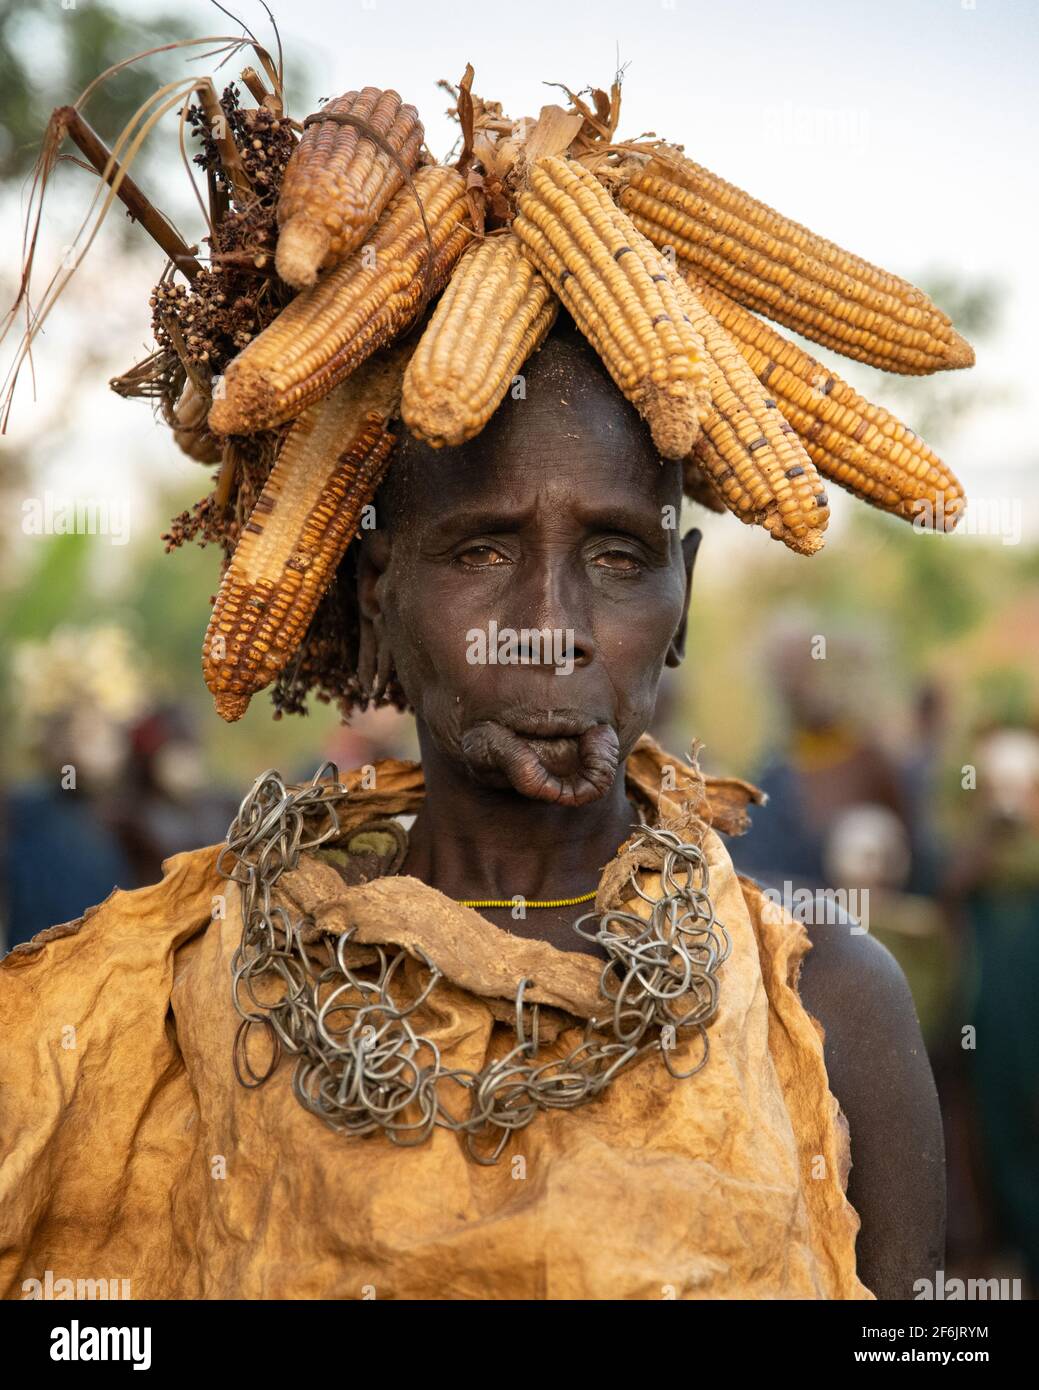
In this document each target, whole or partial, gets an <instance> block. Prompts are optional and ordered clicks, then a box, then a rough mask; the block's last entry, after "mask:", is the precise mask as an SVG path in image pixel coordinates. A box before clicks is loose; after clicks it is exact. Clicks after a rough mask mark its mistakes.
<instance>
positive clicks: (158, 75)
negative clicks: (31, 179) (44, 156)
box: [0, 0, 188, 182]
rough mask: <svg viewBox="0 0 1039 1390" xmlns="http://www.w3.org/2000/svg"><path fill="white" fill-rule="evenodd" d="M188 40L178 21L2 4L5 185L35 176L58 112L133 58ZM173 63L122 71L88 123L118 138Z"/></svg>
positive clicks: (0, 175)
mask: <svg viewBox="0 0 1039 1390" xmlns="http://www.w3.org/2000/svg"><path fill="white" fill-rule="evenodd" d="M185 37H188V31H187V30H186V29H185V28H184V25H183V23H182V22H181V20H180V18H179V16H178V15H176V14H175V13H173V12H172V11H171V12H170V13H169V14H162V13H159V14H152V15H150V16H149V17H148V18H147V19H140V18H137V17H135V16H133V15H131V14H128V13H125V12H124V11H122V10H119V9H116V8H114V7H113V6H111V5H106V4H103V3H102V4H95V3H93V0H90V3H86V0H84V3H82V4H72V5H70V7H69V8H68V9H66V8H64V6H63V5H62V4H61V3H60V0H53V3H51V4H48V5H39V4H36V5H27V4H26V3H25V2H24V0H0V132H2V134H0V179H2V180H3V181H4V182H8V181H10V180H13V179H20V178H23V177H24V176H25V175H26V174H28V173H29V172H30V170H31V169H32V167H33V164H34V163H35V160H36V155H37V153H38V151H39V148H40V140H41V138H42V136H43V132H44V129H45V127H46V125H47V120H48V118H49V117H50V113H51V111H52V110H53V109H54V107H55V106H65V105H68V104H69V103H71V102H73V101H75V100H76V98H77V97H78V96H79V94H80V93H81V92H82V91H83V89H84V88H85V87H87V86H88V85H89V84H90V83H91V82H92V81H93V80H94V78H95V77H97V76H98V75H99V74H100V73H102V72H104V71H105V69H106V68H108V67H110V66H111V65H112V64H113V63H117V62H119V61H120V60H121V59H123V58H129V57H130V56H131V55H132V54H134V53H141V52H144V51H145V50H146V49H149V48H155V47H158V46H159V45H161V44H166V43H172V42H174V41H175V40H177V39H181V38H185ZM169 62H170V55H169V54H166V53H160V54H157V55H156V56H155V57H154V58H150V59H146V60H143V61H142V62H140V63H135V64H134V65H133V66H131V67H129V68H125V69H124V70H123V71H122V72H121V73H120V74H119V75H118V77H117V78H115V79H114V80H112V81H110V82H106V83H104V84H103V85H102V86H101V87H100V89H99V90H98V91H97V92H96V93H95V94H94V96H93V97H92V98H91V101H90V104H89V106H88V108H87V117H88V119H89V120H90V122H91V124H92V125H93V126H95V127H96V128H97V129H99V130H102V131H105V132H113V131H116V132H117V131H119V130H121V129H122V127H123V125H124V124H125V123H126V122H127V121H128V120H129V119H130V117H131V116H132V115H133V113H134V112H135V111H136V110H137V108H138V107H139V106H140V105H141V104H142V103H143V102H144V101H146V100H147V99H148V97H149V96H151V94H152V93H153V92H154V91H155V90H156V88H157V87H159V86H161V85H162V83H163V82H165V81H167V80H168V71H169Z"/></svg>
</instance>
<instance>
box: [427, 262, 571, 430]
mask: <svg viewBox="0 0 1039 1390" xmlns="http://www.w3.org/2000/svg"><path fill="white" fill-rule="evenodd" d="M558 308H559V302H558V300H557V299H556V298H555V296H554V295H553V293H552V291H551V290H550V289H549V287H548V284H547V283H546V281H545V280H544V279H543V278H542V277H541V276H540V275H539V274H538V272H537V271H536V270H535V269H534V267H533V265H532V264H531V262H530V261H529V260H528V259H527V258H526V256H524V255H523V253H522V250H521V247H520V243H519V240H518V239H517V238H516V237H515V236H499V237H492V238H490V239H489V240H487V241H484V242H482V243H481V244H480V245H479V246H477V247H476V248H475V249H474V250H472V251H470V252H468V253H467V254H466V255H465V256H464V257H463V258H462V260H461V262H460V264H459V265H458V266H457V267H456V269H455V272H454V274H453V275H452V277H451V282H450V284H449V285H448V287H447V289H446V290H445V291H444V293H443V295H442V297H441V299H440V303H439V304H438V305H437V308H436V312H435V313H434V315H433V317H432V318H431V319H430V321H429V325H428V326H427V328H426V330H425V332H424V333H423V334H422V337H421V338H420V340H419V344H418V347H417V348H416V349H415V352H414V354H413V356H412V358H411V361H410V362H409V363H408V369H407V371H406V372H405V374H404V393H403V397H402V399H401V416H402V418H403V420H404V423H405V424H406V425H407V426H408V428H409V429H410V430H411V432H412V434H414V435H416V436H417V437H418V438H419V439H424V440H426V442H427V443H429V444H432V445H434V446H436V447H440V446H441V445H456V444H462V443H464V441H465V440H467V439H471V438H472V437H473V435H475V434H479V432H480V430H482V429H483V427H484V425H485V424H486V423H487V421H488V420H489V419H490V417H491V416H492V415H493V414H494V412H495V410H497V408H498V406H499V405H500V403H501V401H502V399H503V397H504V395H505V393H506V391H507V390H508V389H509V387H510V386H511V385H512V382H513V379H514V378H515V375H516V373H517V372H518V371H519V369H520V367H521V366H522V365H523V363H524V362H525V361H526V360H527V358H528V357H529V356H530V354H531V353H532V352H534V350H535V349H536V348H539V347H540V346H541V344H542V343H543V342H544V340H545V335H546V334H547V333H548V330H549V329H550V328H551V326H552V323H553V321H554V319H555V316H556V311H557V310H558Z"/></svg>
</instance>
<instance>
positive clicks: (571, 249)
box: [513, 156, 708, 458]
mask: <svg viewBox="0 0 1039 1390" xmlns="http://www.w3.org/2000/svg"><path fill="white" fill-rule="evenodd" d="M513 230H514V231H515V232H516V234H517V236H518V237H519V239H520V241H521V242H522V243H523V247H524V251H525V253H526V254H527V255H528V256H529V257H530V259H531V260H532V261H533V263H534V265H535V266H536V267H537V269H538V270H539V271H540V272H541V274H542V275H544V277H545V279H546V280H547V281H548V283H549V284H550V285H551V286H552V288H553V290H554V291H555V292H556V294H557V295H558V296H559V298H560V299H561V300H562V302H563V303H564V304H565V305H566V307H567V308H568V309H569V310H570V312H571V313H572V314H573V316H574V319H575V320H576V322H577V326H578V328H580V330H581V332H582V333H583V334H584V335H585V337H586V338H587V339H588V340H589V342H590V343H591V344H592V346H593V347H594V348H595V350H596V351H597V352H598V354H599V356H600V357H601V358H602V360H603V363H604V364H605V366H606V368H607V370H608V371H609V373H610V375H611V376H612V377H613V379H614V381H615V382H616V383H617V385H618V386H619V387H620V389H621V391H622V392H623V393H624V395H625V396H626V397H627V398H628V400H629V401H631V403H632V405H634V406H635V408H636V410H638V412H639V414H640V415H642V416H643V417H644V418H645V420H646V421H647V423H648V424H649V427H650V430H651V431H652V434H653V440H654V443H655V444H656V446H657V448H658V449H659V450H660V452H661V453H662V454H663V455H664V456H665V457H666V458H684V457H685V455H686V454H688V453H689V450H690V449H691V448H692V445H693V442H694V441H695V439H696V436H697V434H698V433H699V430H700V422H701V420H702V418H703V416H704V414H705V412H706V410H707V407H708V397H707V368H706V365H705V363H704V348H703V342H702V341H701V339H700V338H699V336H698V335H697V333H696V332H695V331H694V329H693V328H692V326H691V325H690V324H689V323H688V322H686V321H685V319H684V318H683V315H682V311H681V309H680V307H679V305H678V301H677V298H676V295H675V288H674V283H673V281H672V278H671V277H670V276H668V275H667V274H664V273H662V271H661V266H660V257H659V256H658V255H656V254H655V253H654V251H653V249H652V247H651V246H649V245H648V243H647V242H646V241H645V239H644V238H642V237H640V235H639V234H638V233H637V232H636V231H635V229H634V228H633V227H632V226H631V224H630V222H629V221H628V219H627V218H626V217H625V216H624V214H623V213H622V212H620V210H619V209H618V208H617V207H616V205H615V204H614V202H613V200H612V199H611V198H610V196H609V194H608V193H607V192H606V190H605V189H604V188H603V187H602V185H601V184H600V183H599V181H598V179H596V178H595V177H594V176H593V175H592V174H590V173H588V171H587V170H586V169H584V168H582V167H581V165H580V164H577V163H575V162H573V161H568V160H564V159H558V158H556V157H555V156H546V157H545V158H542V159H539V160H537V161H536V163H535V164H534V166H533V168H532V169H531V170H530V172H529V187H528V188H527V190H526V191H524V192H523V193H521V194H520V197H519V215H518V216H517V218H516V220H515V222H514V223H513Z"/></svg>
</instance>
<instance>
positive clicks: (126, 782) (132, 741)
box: [111, 705, 238, 888]
mask: <svg viewBox="0 0 1039 1390" xmlns="http://www.w3.org/2000/svg"><path fill="white" fill-rule="evenodd" d="M112 800H113V805H112V810H111V820H112V824H113V827H114V829H115V831H116V834H117V835H118V838H119V841H120V844H121V846H122V848H123V851H124V853H125V854H126V856H127V859H128V862H129V864H130V867H131V877H132V882H131V883H130V884H128V885H127V886H128V887H134V888H139V887H142V886H143V885H144V884H147V883H157V882H158V880H159V878H160V877H161V876H162V863H163V860H164V859H168V858H169V857H170V855H172V854H179V853H180V852H181V851H182V850H186V849H197V848H198V846H199V845H207V844H216V843H217V842H219V841H220V840H222V839H223V838H224V834H225V832H226V830H227V827H228V825H229V824H230V822H231V820H232V818H233V817H234V813H235V811H236V810H237V804H238V803H237V800H236V798H235V797H233V796H230V795H227V794H226V793H223V792H221V791H219V790H218V789H216V788H214V787H213V786H212V785H211V777H210V776H209V774H208V773H207V771H206V766H205V762H204V760H203V756H202V749H201V747H200V746H199V742H198V739H197V737H196V735H195V732H194V729H193V727H192V725H191V722H190V719H189V716H188V714H187V712H186V711H185V710H184V709H182V708H181V707H180V706H178V705H163V706H159V707H157V708H154V709H150V710H149V711H148V712H147V713H146V714H145V715H144V716H143V718H141V719H139V720H138V721H137V722H136V723H135V724H134V725H133V726H132V727H131V728H130V729H129V731H128V738H127V756H126V759H125V763H124V772H123V776H122V777H121V778H120V781H119V783H118V785H117V786H116V787H115V788H114V789H113V797H112Z"/></svg>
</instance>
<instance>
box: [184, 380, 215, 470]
mask: <svg viewBox="0 0 1039 1390" xmlns="http://www.w3.org/2000/svg"><path fill="white" fill-rule="evenodd" d="M208 408H209V402H208V400H207V399H206V397H205V396H203V395H201V394H200V393H199V392H198V391H196V390H195V384H194V382H192V381H188V382H187V383H186V384H185V387H184V390H183V391H182V392H181V396H180V400H179V401H178V402H177V408H176V410H175V411H174V412H173V438H174V439H175V440H176V441H177V444H178V446H179V447H180V449H181V450H183V452H184V453H185V454H187V456H188V458H189V459H194V460H195V462H196V463H205V464H210V463H219V462H220V441H219V440H217V439H214V438H213V436H212V435H211V434H210V433H209V430H208V429H207V428H206V411H207V409H208Z"/></svg>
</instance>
